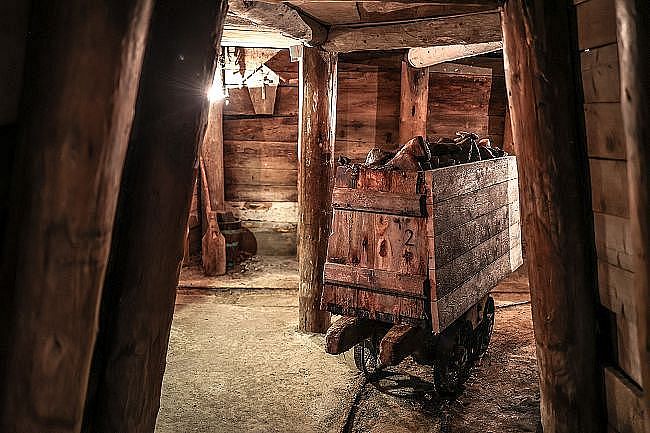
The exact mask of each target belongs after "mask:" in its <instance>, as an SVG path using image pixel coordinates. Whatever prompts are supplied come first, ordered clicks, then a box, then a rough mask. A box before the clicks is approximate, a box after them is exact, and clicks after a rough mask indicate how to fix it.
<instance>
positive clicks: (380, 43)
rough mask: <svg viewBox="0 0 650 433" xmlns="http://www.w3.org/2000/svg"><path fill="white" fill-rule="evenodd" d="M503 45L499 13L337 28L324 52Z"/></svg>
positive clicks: (328, 40)
mask: <svg viewBox="0 0 650 433" xmlns="http://www.w3.org/2000/svg"><path fill="white" fill-rule="evenodd" d="M498 41H501V21H500V18H499V13H498V12H479V13H474V14H467V15H456V16H449V17H441V18H431V19H419V20H417V21H412V22H403V23H399V24H383V25H369V26H361V27H360V26H354V27H353V26H333V27H332V28H331V29H330V32H329V35H328V37H327V41H325V43H324V44H323V48H325V49H326V50H329V51H334V52H340V53H346V52H351V51H363V50H391V49H400V48H416V47H431V46H437V45H456V44H478V43H484V42H498Z"/></svg>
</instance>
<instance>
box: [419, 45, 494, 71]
mask: <svg viewBox="0 0 650 433" xmlns="http://www.w3.org/2000/svg"><path fill="white" fill-rule="evenodd" d="M501 48H503V42H501V41H495V42H481V43H478V44H455V45H442V46H437V47H416V48H411V49H410V50H409V52H408V54H407V59H408V63H409V64H410V65H411V66H413V67H416V68H425V67H427V66H433V65H437V64H439V63H444V62H450V61H452V60H459V59H464V58H466V57H473V56H478V55H479V54H486V53H491V52H494V51H498V50H500V49H501Z"/></svg>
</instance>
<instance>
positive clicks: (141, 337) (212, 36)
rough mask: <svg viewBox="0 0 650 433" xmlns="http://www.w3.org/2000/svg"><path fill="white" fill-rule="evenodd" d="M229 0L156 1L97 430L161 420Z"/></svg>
mask: <svg viewBox="0 0 650 433" xmlns="http://www.w3.org/2000/svg"><path fill="white" fill-rule="evenodd" d="M226 9H227V3H226V2H225V1H215V0H195V1H191V2H187V1H181V0H167V1H159V2H156V5H155V7H154V11H153V15H152V21H151V30H150V32H149V41H148V44H147V49H146V54H145V59H144V64H143V69H142V78H141V80H140V88H139V93H138V103H137V106H136V111H135V120H134V127H133V132H132V134H131V140H130V142H129V150H128V154H127V158H126V163H125V167H124V176H123V179H122V185H121V190H120V198H119V204H118V210H117V216H116V223H115V230H114V232H113V244H112V246H111V254H110V260H109V267H108V270H107V274H106V279H105V284H104V296H103V298H102V307H101V328H100V334H99V336H98V341H97V346H96V351H95V356H94V359H93V365H92V374H93V376H92V382H91V384H92V385H93V388H92V391H94V392H93V393H92V394H91V393H90V392H89V400H88V402H87V407H86V412H85V417H84V430H85V431H88V432H93V433H109V432H110V433H114V432H120V433H130V432H133V433H135V432H138V433H142V432H153V430H154V426H155V421H156V415H157V413H158V408H159V405H160V389H161V385H162V378H163V372H164V369H165V357H166V353H167V343H168V341H169V331H170V326H171V321H172V314H173V311H174V299H175V297H176V296H175V295H176V284H177V282H178V272H179V269H180V264H181V259H182V256H183V235H184V233H185V224H186V223H187V215H188V211H189V207H190V199H191V195H192V180H193V173H194V164H195V160H196V158H197V156H198V150H199V143H200V142H201V140H202V139H203V135H204V132H205V127H206V123H207V115H208V100H207V98H206V91H207V89H208V87H209V85H210V82H211V80H212V77H213V74H214V69H215V58H216V50H217V49H218V45H219V41H220V39H221V31H222V29H223V22H224V19H225V14H226Z"/></svg>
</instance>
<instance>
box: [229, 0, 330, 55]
mask: <svg viewBox="0 0 650 433" xmlns="http://www.w3.org/2000/svg"><path fill="white" fill-rule="evenodd" d="M229 5H230V10H231V11H232V13H233V14H235V15H237V16H240V17H243V18H246V19H247V20H249V21H251V22H253V23H255V24H259V25H262V26H265V27H268V28H272V29H276V30H278V31H279V32H281V33H283V34H285V35H287V36H289V37H291V38H294V39H297V40H299V41H301V42H303V43H304V44H306V45H308V46H317V45H320V44H322V43H323V42H325V39H326V38H327V28H326V27H325V26H323V25H322V24H321V23H319V22H318V21H316V20H315V19H313V18H311V17H309V16H308V15H305V14H304V13H301V12H299V11H298V10H296V9H294V8H292V7H291V6H290V5H288V4H286V3H280V2H278V3H275V4H270V3H265V2H261V1H249V0H230V1H229Z"/></svg>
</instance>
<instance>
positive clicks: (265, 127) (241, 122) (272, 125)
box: [223, 116, 298, 143]
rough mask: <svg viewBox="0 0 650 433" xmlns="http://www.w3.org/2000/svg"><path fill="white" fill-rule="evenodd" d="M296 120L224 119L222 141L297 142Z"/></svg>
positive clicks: (289, 117) (261, 118) (268, 118)
mask: <svg viewBox="0 0 650 433" xmlns="http://www.w3.org/2000/svg"><path fill="white" fill-rule="evenodd" d="M297 126H298V120H297V118H296V117H294V116H287V117H279V116H276V117H250V118H239V117H235V118H233V117H224V120H223V139H224V140H226V141H228V140H231V141H232V140H237V141H265V142H268V141H271V142H278V141H284V142H292V143H296V142H297V141H298V128H297Z"/></svg>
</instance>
